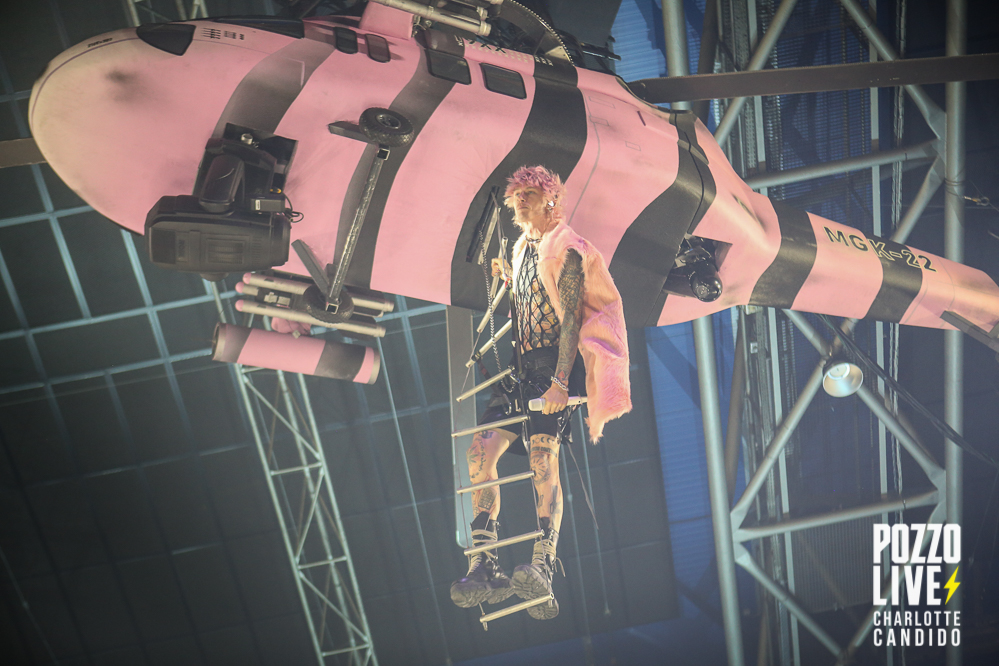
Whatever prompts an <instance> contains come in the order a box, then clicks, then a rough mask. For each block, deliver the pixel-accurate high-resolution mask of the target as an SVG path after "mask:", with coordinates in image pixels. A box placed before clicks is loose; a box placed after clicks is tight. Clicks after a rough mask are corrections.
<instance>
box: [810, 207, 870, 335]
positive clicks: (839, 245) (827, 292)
mask: <svg viewBox="0 0 999 666" xmlns="http://www.w3.org/2000/svg"><path fill="white" fill-rule="evenodd" d="M808 219H809V221H810V222H811V223H812V229H813V230H814V231H815V244H816V254H815V265H814V266H813V267H812V271H811V272H810V273H809V274H808V279H807V280H805V284H804V285H802V287H801V290H800V291H799V292H798V295H797V297H795V299H794V304H793V305H792V306H791V309H793V310H801V311H802V312H817V311H820V310H821V311H822V312H823V313H824V314H830V315H836V316H839V317H858V318H859V317H863V316H865V315H866V314H867V312H868V310H870V308H871V304H872V303H873V302H874V299H875V297H877V295H878V291H879V290H880V288H881V281H882V276H883V273H884V271H883V269H882V268H881V260H880V259H878V257H877V255H875V253H874V251H873V250H872V249H871V248H870V247H869V243H868V240H867V238H865V237H864V234H863V233H861V232H860V231H858V230H857V229H854V228H852V227H848V226H846V225H843V224H838V223H836V222H832V221H830V220H827V219H825V218H822V217H819V216H817V215H812V214H811V213H809V215H808ZM827 228H828V229H829V230H830V231H831V232H832V238H836V239H837V240H836V241H833V240H831V239H830V235H829V233H828V232H826V229H827ZM840 233H842V234H843V238H844V239H845V241H846V242H839V240H838V239H839V235H838V234H840ZM861 248H866V249H864V250H862V249H861Z"/></svg>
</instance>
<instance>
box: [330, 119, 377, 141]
mask: <svg viewBox="0 0 999 666" xmlns="http://www.w3.org/2000/svg"><path fill="white" fill-rule="evenodd" d="M326 127H327V129H329V131H330V134H336V135H337V136H342V137H345V138H347V139H353V140H354V141H360V142H361V143H371V141H370V140H368V137H367V136H366V135H365V134H364V132H362V131H361V126H360V125H358V124H357V123H352V122H350V121H347V120H338V121H336V122H335V123H330V124H329V125H327V126H326Z"/></svg>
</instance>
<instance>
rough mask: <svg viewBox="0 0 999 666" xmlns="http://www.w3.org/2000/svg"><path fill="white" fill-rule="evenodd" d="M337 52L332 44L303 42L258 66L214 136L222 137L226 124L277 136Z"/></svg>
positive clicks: (240, 88)
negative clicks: (311, 81) (308, 85)
mask: <svg viewBox="0 0 999 666" xmlns="http://www.w3.org/2000/svg"><path fill="white" fill-rule="evenodd" d="M333 51H334V48H333V47H332V46H330V45H329V44H325V43H323V42H317V41H314V40H311V39H299V40H297V41H294V42H292V43H291V44H289V45H288V46H285V47H284V48H282V49H280V50H278V51H276V52H274V53H272V54H270V55H269V56H267V57H266V58H264V59H263V60H261V61H260V62H258V63H257V64H256V65H254V67H253V69H251V70H250V71H249V73H248V74H247V75H246V76H244V77H243V80H242V81H240V82H239V85H238V86H236V90H234V91H233V93H232V97H230V98H229V102H228V103H227V104H226V106H225V109H224V110H223V111H222V116H221V118H219V122H218V125H216V126H215V133H214V134H213V135H212V136H215V137H220V136H222V132H223V131H224V130H225V126H226V123H233V124H234V125H241V126H242V127H249V128H250V129H255V130H261V131H263V132H268V133H271V134H273V133H274V132H275V131H276V130H277V126H278V123H280V122H281V119H282V118H284V114H285V113H287V112H288V108H289V107H291V105H292V104H293V103H294V101H295V100H296V99H297V98H298V95H299V93H301V92H302V88H304V87H305V84H306V83H307V82H308V80H309V77H311V76H312V73H313V72H314V71H316V69H317V68H318V67H319V66H320V65H321V64H323V62H325V61H326V59H327V58H329V57H330V55H331V54H332V53H333Z"/></svg>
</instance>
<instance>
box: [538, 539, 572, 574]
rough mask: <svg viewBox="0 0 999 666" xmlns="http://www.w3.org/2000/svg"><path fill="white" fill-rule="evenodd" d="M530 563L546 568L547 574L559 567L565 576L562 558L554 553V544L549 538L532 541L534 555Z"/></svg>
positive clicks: (552, 572)
mask: <svg viewBox="0 0 999 666" xmlns="http://www.w3.org/2000/svg"><path fill="white" fill-rule="evenodd" d="M531 564H533V565H535V566H538V567H541V568H542V570H547V571H548V572H549V575H551V574H554V573H555V572H556V571H558V569H559V568H561V569H562V575H563V576H565V567H564V566H563V565H562V560H560V559H559V558H558V557H557V556H556V555H555V544H554V543H553V542H552V541H551V539H539V540H537V541H535V542H534V557H533V558H531Z"/></svg>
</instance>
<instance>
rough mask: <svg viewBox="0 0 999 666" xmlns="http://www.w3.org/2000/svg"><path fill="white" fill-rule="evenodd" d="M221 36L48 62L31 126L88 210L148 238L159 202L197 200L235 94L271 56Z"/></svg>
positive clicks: (164, 38) (111, 40)
mask: <svg viewBox="0 0 999 666" xmlns="http://www.w3.org/2000/svg"><path fill="white" fill-rule="evenodd" d="M214 26H216V24H210V23H205V22H195V23H190V24H167V25H159V26H146V27H143V28H139V29H138V31H137V29H135V28H130V29H126V30H118V31H116V32H111V33H107V34H104V35H100V36H98V37H93V38H91V39H90V40H88V41H86V42H83V43H80V44H78V45H76V46H74V47H73V48H71V49H69V50H68V51H66V52H64V53H62V54H61V55H59V56H58V57H56V58H55V59H54V60H53V61H52V62H50V63H49V65H48V67H47V68H46V70H45V72H44V73H43V74H42V76H41V77H39V79H38V80H37V81H36V82H35V85H34V87H33V88H32V91H31V100H30V103H29V112H28V117H29V123H30V126H31V133H32V135H33V136H34V138H35V141H36V143H37V144H38V148H39V149H40V150H41V152H42V155H43V156H44V157H45V159H46V160H47V161H48V162H49V164H50V165H51V166H52V168H53V169H54V170H55V172H56V173H57V174H58V175H59V177H60V178H62V179H63V181H65V182H66V184H67V185H69V187H70V188H72V189H73V191H75V192H76V193H77V194H79V195H80V196H81V197H82V198H83V199H84V201H86V202H87V203H88V204H90V205H91V206H93V207H94V208H95V209H96V210H97V211H98V212H100V213H102V214H103V215H105V216H107V217H108V218H110V219H111V220H113V221H114V222H117V223H118V224H121V225H122V226H124V227H126V228H128V229H130V230H132V231H135V232H138V233H142V232H143V230H144V224H145V218H146V214H147V213H148V212H149V210H150V208H151V207H152V206H153V205H154V204H155V203H156V202H157V201H158V200H159V198H160V197H162V196H164V195H176V194H187V193H190V192H191V191H192V189H193V187H194V179H195V176H196V175H197V169H198V164H199V162H200V160H201V156H202V154H203V152H204V149H205V144H206V142H207V141H208V139H209V138H210V137H211V136H212V134H213V133H214V132H216V129H217V127H216V126H217V125H218V124H219V119H220V118H221V117H222V114H223V111H224V109H225V108H226V104H227V103H228V101H229V99H230V98H231V96H232V94H233V91H234V90H235V88H236V86H237V85H238V84H239V81H240V80H241V79H242V78H243V76H245V75H246V73H247V72H248V71H249V70H250V69H252V67H253V66H254V65H255V64H257V63H258V62H259V61H260V59H261V58H262V57H264V55H266V54H265V53H263V52H262V51H263V49H255V48H246V45H247V43H248V42H249V41H250V40H245V41H243V42H241V45H242V46H243V47H242V48H227V47H226V45H224V44H222V43H221V42H220V40H218V39H216V38H215V37H214V36H213V35H214V33H217V32H219V30H218V29H217V28H214ZM213 29H214V32H213ZM274 37H279V36H276V35H275V36H274ZM280 39H282V40H284V41H287V40H288V38H287V37H280Z"/></svg>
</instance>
